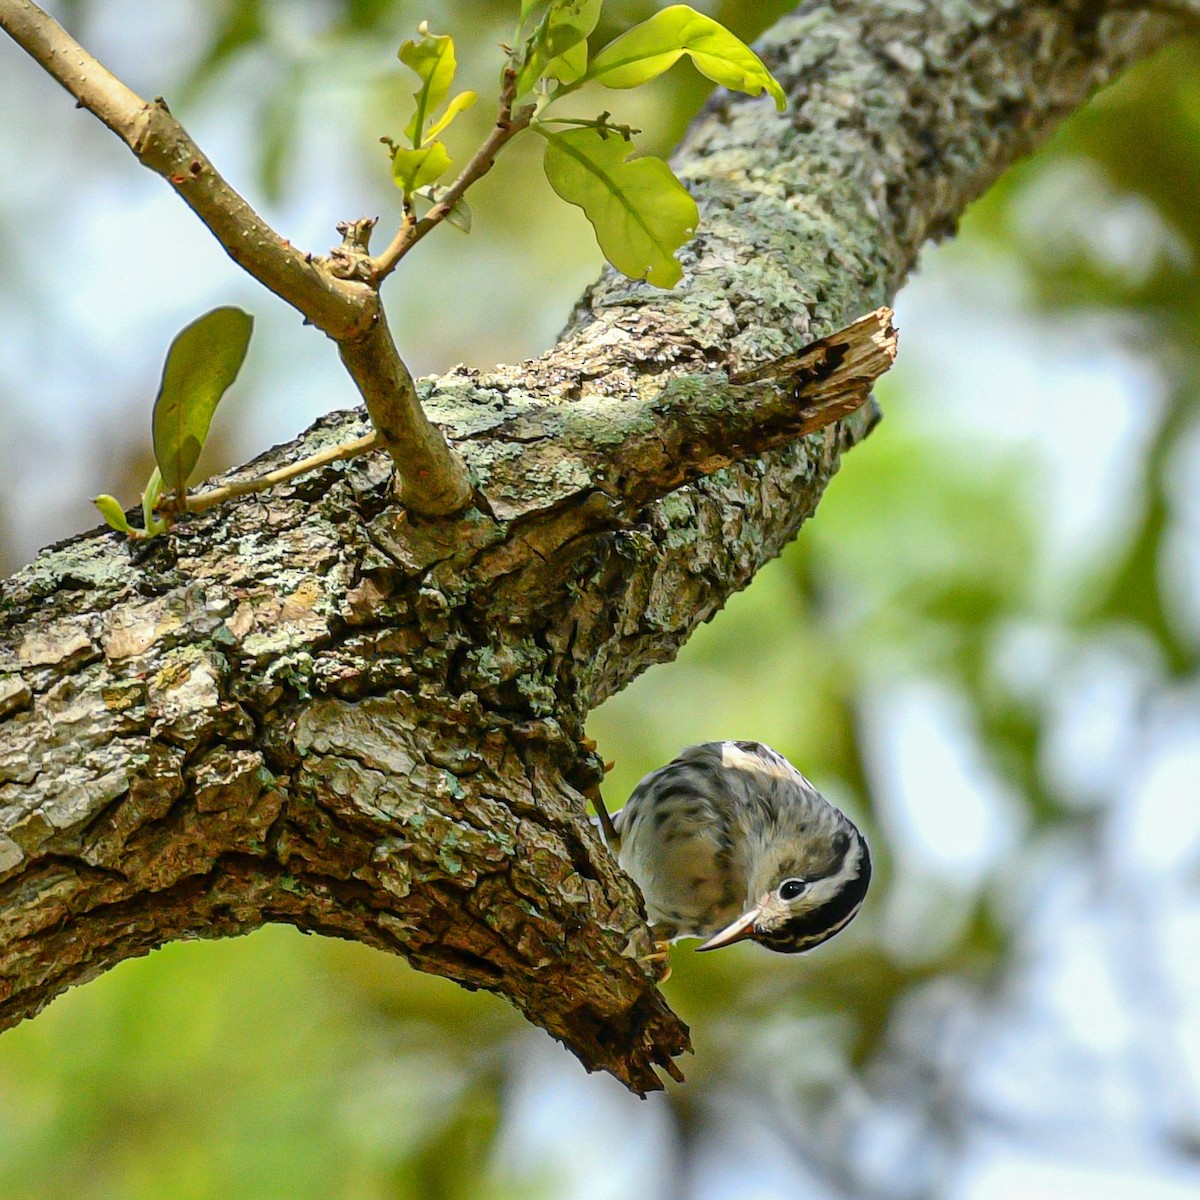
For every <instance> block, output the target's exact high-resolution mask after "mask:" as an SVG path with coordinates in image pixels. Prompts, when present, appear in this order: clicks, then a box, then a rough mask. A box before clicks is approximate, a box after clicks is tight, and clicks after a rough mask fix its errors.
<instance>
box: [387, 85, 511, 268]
mask: <svg viewBox="0 0 1200 1200" xmlns="http://www.w3.org/2000/svg"><path fill="white" fill-rule="evenodd" d="M516 86H517V73H516V72H515V71H514V70H513V69H512V68H511V67H510V68H509V69H508V70H506V71H505V72H504V83H503V85H502V87H501V91H500V113H499V116H497V118H496V124H495V125H493V126H492V130H491V132H490V133H489V134H488V136H487V137H486V138H485V139H484V141H483V144H482V145H481V146H480V147H479V149H478V150H476V151H475V154H474V155H473V157H472V158H471V161H470V162H469V163H467V165H466V166H465V167H464V168H463V169H462V174H460V175H459V177H458V178H457V179H456V180H455V181H454V182H453V183H452V184H451V185H450V186H449V188H447V189H446V194H445V195H444V196H443V197H442V198H441V199H440V200H439V201H438V202H437V203H436V204H435V205H434V206H433V207H432V208H431V209H430V210H429V211H428V212H427V213H426V214H425V215H424V216H423V217H422V218H421V219H420V220H419V221H413V220H411V219H409V217H408V216H407V215H406V217H405V220H404V222H403V223H402V224H401V226H400V228H399V229H398V230H397V231H396V236H395V237H394V238H392V241H391V244H390V245H389V246H388V247H387V249H386V250H384V252H383V253H382V254H380V255H378V256H377V257H376V258H374V259H372V260H371V266H372V279H373V281H374V282H375V283H376V284H379V283H381V282H382V281H383V280H384V279H386V278H387V277H388V276H389V275H390V274H391V273H392V272H393V271H394V270H395V269H396V265H397V264H398V263H399V262H400V260H401V259H402V258H403V257H404V256H405V255H406V254H407V253H408V252H409V251H410V250H411V249H412V248H413V247H414V246H415V245H416V244H417V243H418V242H419V241H420V240H421V239H422V238H423V237H424V236H425V235H426V234H427V233H429V232H430V231H431V230H433V229H435V228H437V226H438V225H440V224H441V223H442V222H443V221H444V220H445V219H446V218H447V217H448V216H449V215H450V213H451V212H452V211H453V209H454V206H455V205H456V204H457V203H458V202H459V201H460V200H461V199H462V198H463V196H464V195H465V194H466V191H467V189H468V188H469V187H470V186H471V185H472V184H473V183H476V182H478V181H479V180H480V179H482V178H483V177H484V176H485V175H486V174H487V173H488V172H489V171H490V170H491V169H492V167H493V166H494V165H495V162H496V156H497V155H498V154H499V153H500V151H501V150H503V149H504V147H505V146H506V145H507V144H508V143H509V142H510V141H512V139H513V138H514V137H516V136H517V134H518V133H520V132H521V131H522V130H524V129H528V128H529V122H530V121H531V120H533V113H534V106H533V105H532V104H528V105H526V106H525V107H524V108H519V109H518V110H517V111H516V112H515V113H514V112H513V108H512V106H513V101H514V100H515V99H516Z"/></svg>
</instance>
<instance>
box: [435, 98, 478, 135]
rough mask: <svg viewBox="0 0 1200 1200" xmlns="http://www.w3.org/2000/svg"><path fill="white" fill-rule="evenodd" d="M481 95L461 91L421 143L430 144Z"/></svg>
mask: <svg viewBox="0 0 1200 1200" xmlns="http://www.w3.org/2000/svg"><path fill="white" fill-rule="evenodd" d="M478 99H479V97H478V96H477V95H476V94H475V93H474V92H459V93H458V95H457V96H455V97H454V99H453V100H451V101H450V103H449V104H447V105H446V111H445V112H444V113H442V115H441V117H439V118H438V120H436V121H435V122H434V123H433V124H432V125H430V127H429V128H428V129H427V130H426V131H425V136H424V138H423V139H422V140H421V145H423V146H424V145H428V143H429V142H431V141H433V139H434V138H435V137H437V135H438V134H439V133H441V132H442V130H443V129H445V128H446V126H447V125H449V124H450V122H451V121H453V120H454V118H455V117H457V116H458V114H459V113H460V112H466V110H467V109H468V108H470V107H471V105H472V104H474V103H475V101H476V100H478Z"/></svg>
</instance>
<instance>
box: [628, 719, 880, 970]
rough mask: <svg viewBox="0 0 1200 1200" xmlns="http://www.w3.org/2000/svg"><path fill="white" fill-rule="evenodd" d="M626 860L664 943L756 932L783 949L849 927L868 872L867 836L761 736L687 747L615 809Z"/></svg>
mask: <svg viewBox="0 0 1200 1200" xmlns="http://www.w3.org/2000/svg"><path fill="white" fill-rule="evenodd" d="M613 826H614V828H615V830H616V832H617V835H618V837H619V845H618V847H617V855H618V860H619V861H620V863H621V866H622V867H623V868H624V869H625V870H626V871H627V872H628V873H629V874H630V875H631V876H632V877H633V878H634V879H635V880H636V881H637V883H638V885H639V887H640V888H641V890H642V895H643V897H644V898H645V901H646V911H647V915H648V916H649V918H650V922H651V924H652V925H653V926H654V927H655V931H656V933H657V935H658V936H659V937H660V938H661V939H662V940H664V941H671V940H674V939H675V938H680V937H701V938H706V939H708V940H707V942H706V943H705V945H703V946H701V947H700V949H702V950H708V949H716V948H717V947H718V946H725V945H729V944H730V943H731V942H735V941H740V940H742V939H743V938H750V939H752V940H754V941H756V942H758V943H759V944H761V945H763V946H766V947H767V948H768V949H771V950H777V951H780V952H782V953H785V954H794V953H796V952H797V951H801V950H809V949H811V948H812V947H813V946H817V945H820V943H821V942H824V941H826V940H827V939H829V938H831V937H832V936H833V935H834V934H835V933H837V932H838V931H839V930H840V929H843V928H845V926H846V925H848V924H849V923H850V921H851V920H852V919H853V917H854V915H855V914H856V913H857V912H858V910H859V907H860V906H861V905H862V901H863V897H864V896H865V895H866V891H867V885H868V884H869V883H870V879H871V856H870V853H869V852H868V850H867V843H866V841H865V840H864V839H863V836H862V834H860V833H859V831H858V829H857V828H855V826H854V825H853V823H852V822H850V821H849V820H848V819H847V818H846V817H845V816H843V814H842V813H840V812H839V811H838V810H837V809H836V808H834V807H833V805H832V804H830V803H829V802H828V801H827V800H826V799H825V798H824V797H823V796H822V795H821V794H820V793H819V792H818V791H817V790H816V788H814V787H813V786H812V784H811V783H809V782H808V780H807V779H805V778H804V776H803V775H801V774H800V772H799V771H797V770H796V768H795V767H793V766H792V765H791V763H789V762H788V761H787V759H785V758H784V757H783V756H782V755H780V754H777V753H776V752H775V751H774V750H772V749H770V748H769V747H767V746H764V745H762V744H761V743H759V742H705V743H704V744H702V745H699V746H690V747H688V748H687V749H686V750H684V751H683V752H682V753H681V754H680V755H679V757H678V758H676V759H675V760H674V761H672V762H670V763H668V764H667V765H666V766H665V767H662V768H660V769H659V770H657V771H654V772H652V773H651V774H649V775H647V776H646V777H645V779H643V780H642V781H641V783H639V784H638V785H637V787H636V788H634V790H633V795H632V796H630V798H629V803H628V804H626V805H625V807H624V808H623V809H621V811H620V812H618V813H617V814H616V815H615V816H614V817H613Z"/></svg>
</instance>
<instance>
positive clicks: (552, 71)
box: [542, 41, 588, 83]
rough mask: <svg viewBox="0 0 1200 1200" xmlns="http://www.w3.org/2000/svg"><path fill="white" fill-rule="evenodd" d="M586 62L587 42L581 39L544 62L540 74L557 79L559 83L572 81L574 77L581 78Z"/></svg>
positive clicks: (585, 68)
mask: <svg viewBox="0 0 1200 1200" xmlns="http://www.w3.org/2000/svg"><path fill="white" fill-rule="evenodd" d="M587 64H588V48H587V42H586V41H583V42H580V43H579V45H578V46H573V47H572V48H571V49H570V50H567V51H566V52H565V53H563V54H560V55H559V56H558V57H557V58H552V59H551V60H550V61H549V62H548V63H547V64H546V69H545V70H544V71H543V72H542V74H543V75H545V76H546V77H547V78H549V79H557V80H558V81H559V82H560V83H573V82H574V81H575V80H576V79H580V78H582V76H583V73H584V72H585V71H586V70H587Z"/></svg>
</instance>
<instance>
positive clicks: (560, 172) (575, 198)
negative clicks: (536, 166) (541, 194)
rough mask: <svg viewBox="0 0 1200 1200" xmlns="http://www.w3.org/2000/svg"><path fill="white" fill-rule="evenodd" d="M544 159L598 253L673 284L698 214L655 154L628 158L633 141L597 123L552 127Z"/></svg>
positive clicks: (661, 283)
mask: <svg viewBox="0 0 1200 1200" xmlns="http://www.w3.org/2000/svg"><path fill="white" fill-rule="evenodd" d="M534 128H536V129H537V130H538V132H539V133H540V134H541V135H542V136H543V137H544V138H545V139H546V157H545V160H544V166H545V169H546V178H547V179H549V180H550V186H551V187H552V188H553V189H554V190H555V191H556V192H557V193H558V194H559V195H560V196H561V197H562V198H563V199H564V200H565V201H567V203H568V204H575V205H577V206H578V207H579V208H582V209H583V211H584V213H585V214H586V215H587V219H588V220H589V221H591V223H592V228H593V229H595V231H596V240H597V241H598V242H599V243H600V249H601V250H602V251H603V252H604V257H605V258H607V259H608V261H609V262H610V263H612V265H613V266H614V267H616V268H617V270H618V271H621V272H623V273H624V274H626V275H628V276H629V277H630V278H631V279H645V280H647V281H648V282H650V283H652V284H654V285H655V286H656V287H663V288H667V287H672V286H673V285H674V284H676V283H678V282H679V280H680V278H681V276H682V275H683V270H682V268H681V267H680V266H679V263H678V262H676V261H675V258H674V253H675V251H676V250H678V249H679V247H680V246H682V245H683V243H684V242H686V241H687V240H688V239H689V238H690V237H691V236H692V234H694V233H695V231H696V225H697V224H698V222H699V220H700V214H699V212H698V210H697V208H696V202H695V200H693V199H692V197H691V196H690V195H689V194H688V192H687V189H686V188H685V187H684V186H683V184H681V183H680V182H679V180H678V179H676V178H675V176H674V175H672V174H671V168H670V167H668V166H667V164H666V163H665V162H663V161H662V159H661V158H650V157H646V158H637V159H634V160H633V161H627V160H628V159H629V155H630V154H631V153H632V151H633V145H632V143H630V142H627V141H626V140H625V139H624V138H621V137H619V136H618V135H617V134H614V133H609V134H607V135H606V136H605V135H601V133H600V132H599V131H598V130H596V129H570V130H565V131H563V132H561V133H551V132H550V131H549V130H547V129H545V128H544V127H541V126H534Z"/></svg>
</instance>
